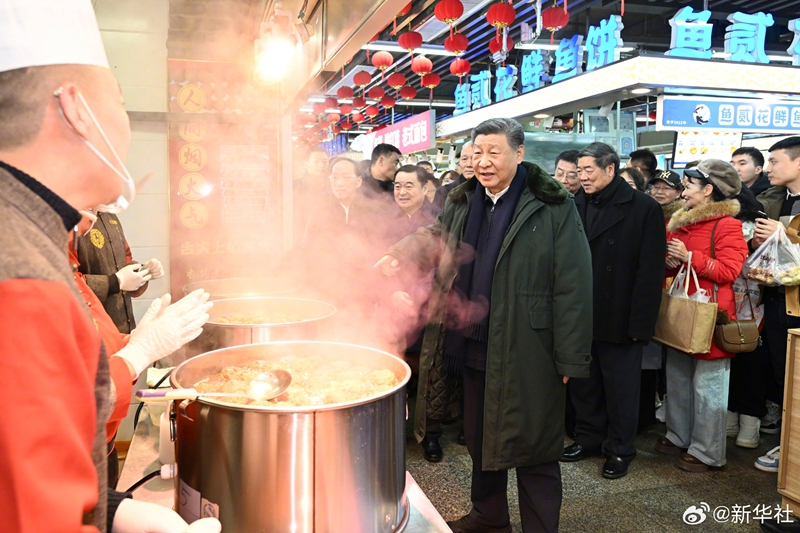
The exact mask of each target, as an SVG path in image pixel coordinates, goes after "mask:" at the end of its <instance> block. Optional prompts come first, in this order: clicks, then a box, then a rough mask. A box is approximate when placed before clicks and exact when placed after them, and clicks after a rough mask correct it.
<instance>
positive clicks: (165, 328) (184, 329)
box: [115, 289, 214, 376]
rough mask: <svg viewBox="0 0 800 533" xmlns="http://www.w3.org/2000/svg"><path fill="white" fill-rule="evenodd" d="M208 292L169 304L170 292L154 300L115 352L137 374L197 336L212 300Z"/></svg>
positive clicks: (201, 329) (201, 291)
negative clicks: (122, 344)
mask: <svg viewBox="0 0 800 533" xmlns="http://www.w3.org/2000/svg"><path fill="white" fill-rule="evenodd" d="M210 297H211V295H210V294H208V293H207V292H205V291H203V290H202V289H198V290H196V291H194V292H193V293H191V294H189V295H188V296H186V297H184V298H183V299H182V300H181V301H179V302H178V303H175V304H172V305H169V302H170V299H171V298H170V295H169V294H165V295H164V296H162V297H161V298H159V299H157V300H155V301H154V302H153V303H152V304H151V305H150V308H149V309H148V310H147V312H146V313H145V314H144V316H143V317H142V320H140V321H139V325H138V326H136V329H134V330H133V331H132V332H131V338H130V340H129V341H128V344H127V346H125V347H124V348H123V349H121V350H120V351H119V352H117V353H116V354H115V356H116V357H122V358H123V359H125V360H126V361H128V362H129V363H130V364H131V366H132V367H133V370H134V372H135V373H136V375H137V376H138V375H139V374H141V373H142V372H143V371H144V369H145V368H147V367H148V366H150V365H151V364H152V363H154V362H156V361H158V360H159V359H161V358H163V357H166V356H168V355H169V354H171V353H172V352H174V351H175V350H178V349H180V348H181V347H182V346H183V345H184V344H186V343H187V342H189V341H191V340H194V339H196V338H197V336H198V335H200V333H202V331H203V324H205V323H206V322H208V318H209V316H208V311H209V310H210V309H211V308H212V307H213V305H214V304H213V303H212V302H209V301H208V299H209V298H210Z"/></svg>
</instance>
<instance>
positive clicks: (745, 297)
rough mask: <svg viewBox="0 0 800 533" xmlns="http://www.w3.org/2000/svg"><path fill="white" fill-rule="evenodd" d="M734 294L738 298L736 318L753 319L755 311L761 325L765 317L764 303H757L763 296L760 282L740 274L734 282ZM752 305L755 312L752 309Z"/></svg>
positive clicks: (757, 320)
mask: <svg viewBox="0 0 800 533" xmlns="http://www.w3.org/2000/svg"><path fill="white" fill-rule="evenodd" d="M733 296H734V298H735V299H736V318H737V319H739V320H751V319H752V318H753V313H755V315H756V316H755V320H756V324H757V325H759V326H760V325H761V320H762V319H763V318H764V305H763V304H762V305H758V306H757V305H756V303H758V300H759V299H760V298H761V286H760V285H759V284H758V282H757V281H753V280H752V279H747V278H745V277H744V276H743V275H740V276H739V277H738V278H736V281H734V282H733ZM751 306H752V309H753V312H751V311H750V308H751Z"/></svg>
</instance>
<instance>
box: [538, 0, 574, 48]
mask: <svg viewBox="0 0 800 533" xmlns="http://www.w3.org/2000/svg"><path fill="white" fill-rule="evenodd" d="M567 24H569V13H568V12H567V10H566V9H559V8H557V7H556V6H553V7H548V8H547V9H545V10H544V11H542V27H543V28H545V29H547V30H549V31H550V44H553V40H554V39H553V35H554V34H555V32H557V31H558V30H560V29H561V28H563V27H564V26H566V25H567Z"/></svg>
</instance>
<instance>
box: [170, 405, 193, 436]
mask: <svg viewBox="0 0 800 533" xmlns="http://www.w3.org/2000/svg"><path fill="white" fill-rule="evenodd" d="M193 402H194V400H183V401H182V402H180V404H178V402H170V409H169V437H170V439H171V440H172V442H175V441H176V440H177V438H178V414H177V412H176V411H177V410H179V411H180V413H181V416H182V417H184V418H186V419H188V420H191V421H192V422H194V419H193V418H192V417H190V416H189V415H187V414H186V408H187V407H188V406H189V404H190V403H193ZM176 405H177V408H176Z"/></svg>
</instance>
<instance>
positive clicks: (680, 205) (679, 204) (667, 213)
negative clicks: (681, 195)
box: [661, 200, 686, 222]
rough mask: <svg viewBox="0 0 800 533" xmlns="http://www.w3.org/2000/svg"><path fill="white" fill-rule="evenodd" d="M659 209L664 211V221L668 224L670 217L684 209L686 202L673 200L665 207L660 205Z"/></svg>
mask: <svg viewBox="0 0 800 533" xmlns="http://www.w3.org/2000/svg"><path fill="white" fill-rule="evenodd" d="M661 209H662V211H664V221H665V222H669V220H670V219H671V218H672V215H674V214H675V213H677V212H678V211H681V210H684V209H686V202H684V201H683V200H675V201H674V202H670V203H668V204H667V205H662V206H661Z"/></svg>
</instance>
